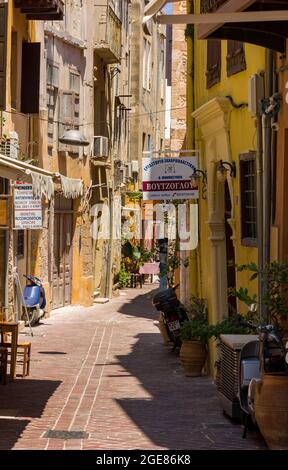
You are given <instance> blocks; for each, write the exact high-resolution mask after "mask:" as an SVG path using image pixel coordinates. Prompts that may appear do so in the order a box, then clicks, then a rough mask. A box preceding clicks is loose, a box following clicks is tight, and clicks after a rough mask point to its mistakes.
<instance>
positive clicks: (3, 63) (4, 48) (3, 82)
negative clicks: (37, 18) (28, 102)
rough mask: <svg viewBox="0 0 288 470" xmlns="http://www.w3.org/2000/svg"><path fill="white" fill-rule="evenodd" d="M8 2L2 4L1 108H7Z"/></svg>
mask: <svg viewBox="0 0 288 470" xmlns="http://www.w3.org/2000/svg"><path fill="white" fill-rule="evenodd" d="M7 11H8V3H4V4H0V110H1V111H3V110H5V109H6V53H7Z"/></svg>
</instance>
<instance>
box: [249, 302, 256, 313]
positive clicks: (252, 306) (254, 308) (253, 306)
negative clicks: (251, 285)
mask: <svg viewBox="0 0 288 470" xmlns="http://www.w3.org/2000/svg"><path fill="white" fill-rule="evenodd" d="M249 311H250V312H251V313H255V312H257V304H251V305H250V307H249Z"/></svg>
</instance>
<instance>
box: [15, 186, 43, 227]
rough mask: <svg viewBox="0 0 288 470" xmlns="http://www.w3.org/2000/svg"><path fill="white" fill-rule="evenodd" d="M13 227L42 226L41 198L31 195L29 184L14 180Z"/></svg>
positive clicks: (31, 189) (31, 188)
mask: <svg viewBox="0 0 288 470" xmlns="http://www.w3.org/2000/svg"><path fill="white" fill-rule="evenodd" d="M14 222H15V223H14V228H16V229H20V230H22V229H27V228H30V229H40V228H42V205H41V199H39V198H35V197H34V196H33V187H32V185H31V184H26V183H22V182H16V183H15V188H14Z"/></svg>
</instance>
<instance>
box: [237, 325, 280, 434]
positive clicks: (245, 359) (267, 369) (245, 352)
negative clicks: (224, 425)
mask: <svg viewBox="0 0 288 470" xmlns="http://www.w3.org/2000/svg"><path fill="white" fill-rule="evenodd" d="M239 322H240V323H241V324H242V325H243V326H247V327H249V328H250V329H252V330H255V331H257V332H258V334H259V340H258V341H249V342H248V343H246V344H245V345H244V346H243V348H242V349H241V351H240V356H239V381H238V384H239V391H238V395H239V402H240V408H241V412H242V417H243V422H244V432H243V438H245V437H246V434H247V429H248V427H249V426H250V425H251V424H252V425H254V426H256V425H257V423H256V419H255V410H254V399H255V391H256V387H257V383H258V382H259V381H260V380H261V376H262V374H264V373H270V374H275V373H276V374H277V373H279V372H281V373H285V372H286V373H287V371H288V353H287V354H286V352H285V349H286V348H287V346H288V344H286V346H284V344H283V342H282V340H281V338H280V336H279V335H278V333H277V331H276V329H275V327H274V326H273V325H266V324H262V325H259V326H257V325H253V324H252V323H250V322H245V321H243V320H239Z"/></svg>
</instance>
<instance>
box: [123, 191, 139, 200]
mask: <svg viewBox="0 0 288 470" xmlns="http://www.w3.org/2000/svg"><path fill="white" fill-rule="evenodd" d="M126 196H127V197H129V199H130V200H131V201H140V200H141V199H142V198H143V194H142V192H141V191H127V193H126Z"/></svg>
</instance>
